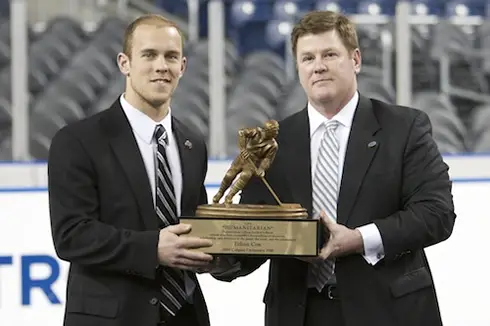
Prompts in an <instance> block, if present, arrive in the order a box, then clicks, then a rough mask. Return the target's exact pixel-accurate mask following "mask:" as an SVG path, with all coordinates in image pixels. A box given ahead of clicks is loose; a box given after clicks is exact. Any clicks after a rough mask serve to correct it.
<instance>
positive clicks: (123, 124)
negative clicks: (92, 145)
mask: <svg viewBox="0 0 490 326" xmlns="http://www.w3.org/2000/svg"><path fill="white" fill-rule="evenodd" d="M109 110H110V112H108V113H109V114H108V115H107V116H105V119H102V120H101V123H102V124H103V125H104V126H103V127H104V129H105V130H106V131H107V133H108V136H109V143H110V145H111V148H112V150H113V151H114V155H115V156H116V157H117V160H118V162H119V163H120V164H121V167H122V170H123V171H124V175H125V177H126V178H127V179H128V182H129V184H130V186H131V190H132V191H133V194H134V196H135V198H136V201H137V203H138V207H139V210H140V212H141V216H142V218H143V222H144V224H145V227H146V228H147V229H148V230H152V229H157V228H158V223H157V221H158V218H157V216H156V213H155V210H154V209H153V198H152V192H151V188H150V181H149V180H148V174H147V172H146V168H145V165H144V163H143V159H142V157H141V153H140V150H139V147H138V144H137V143H136V139H135V137H134V134H133V132H132V130H131V126H130V124H129V121H128V120H127V118H126V115H125V114H124V111H123V110H122V108H121V105H120V104H119V100H117V101H116V102H115V103H114V105H113V107H112V108H111V109H109Z"/></svg>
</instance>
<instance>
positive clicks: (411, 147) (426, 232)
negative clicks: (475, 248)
mask: <svg viewBox="0 0 490 326" xmlns="http://www.w3.org/2000/svg"><path fill="white" fill-rule="evenodd" d="M291 38H292V50H293V53H294V56H295V59H296V66H297V71H298V74H299V80H300V83H301V85H302V86H303V88H304V90H305V92H306V94H307V97H308V104H307V106H306V107H305V108H304V109H303V110H301V111H299V112H298V113H296V114H293V115H292V116H290V117H288V118H286V119H285V120H283V121H281V122H280V127H279V136H278V139H277V140H278V146H279V149H278V151H277V154H276V158H275V160H274V162H273V163H272V165H271V167H270V169H269V170H268V172H267V173H266V178H267V180H268V182H269V184H270V185H271V187H272V188H273V189H274V190H275V192H276V193H277V194H278V196H279V198H280V199H281V201H282V202H285V203H300V204H301V205H302V206H303V207H305V208H307V210H308V213H309V215H310V216H312V217H314V218H316V217H320V218H321V219H322V222H323V224H324V227H325V228H327V229H328V234H329V238H328V240H327V242H326V243H325V245H324V247H323V249H322V251H321V254H320V256H319V257H318V259H313V260H307V259H305V260H301V259H296V258H282V259H271V261H270V272H269V282H268V286H267V289H266V291H265V295H264V302H265V304H266V326H324V325H329V326H344V325H345V326H373V325H377V326H393V325H397V326H413V325H431V326H436V325H441V324H442V322H441V317H440V312H439V307H438V301H437V297H436V292H435V289H434V284H433V280H432V276H431V272H430V269H429V265H428V262H427V259H426V255H425V253H424V248H426V247H428V246H431V245H434V244H437V243H439V242H441V241H444V240H445V239H447V238H448V237H449V236H450V235H451V233H452V230H453V225H454V222H455V213H454V207H453V201H452V195H451V182H450V180H449V176H448V166H447V165H446V164H445V163H444V162H443V160H442V157H441V155H440V153H439V151H438V148H437V146H436V144H435V143H434V140H433V139H432V137H431V125H430V122H429V119H428V117H427V115H426V114H425V113H424V112H422V111H419V110H415V109H412V108H407V107H400V106H396V105H390V104H387V103H383V102H380V101H377V100H374V99H370V98H367V97H365V96H363V95H362V94H360V93H359V92H358V90H357V81H356V75H357V74H358V73H359V71H360V69H361V53H360V51H359V46H358V39H357V35H356V30H355V26H354V25H353V23H352V22H351V21H349V19H348V18H347V17H345V16H343V15H340V14H337V13H334V12H329V11H317V12H311V13H309V14H307V15H306V16H304V17H303V18H302V19H301V20H300V21H299V22H298V23H297V25H296V26H295V27H294V29H293V31H292V36H291ZM241 203H247V204H259V203H263V204H264V203H265V204H275V203H276V202H275V200H274V198H273V197H272V196H271V195H270V193H269V191H268V189H267V188H266V187H265V186H264V185H263V183H262V182H261V180H260V179H259V178H256V177H255V178H253V179H252V180H251V181H250V183H249V184H248V185H247V186H246V187H245V189H244V190H243V192H242V195H241ZM222 259H223V258H222ZM236 259H237V260H238V262H239V264H238V265H237V266H240V269H239V271H238V272H232V271H230V272H224V273H220V274H218V273H214V274H213V275H214V277H216V278H217V279H221V280H224V281H231V280H233V279H235V278H236V277H239V276H244V275H247V274H249V273H251V272H253V271H254V270H256V269H257V268H258V267H259V266H260V265H261V264H262V263H264V261H265V259H257V258H256V259H252V258H236ZM448 268H450V266H448Z"/></svg>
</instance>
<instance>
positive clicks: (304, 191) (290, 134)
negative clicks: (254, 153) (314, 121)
mask: <svg viewBox="0 0 490 326" xmlns="http://www.w3.org/2000/svg"><path fill="white" fill-rule="evenodd" d="M295 119H296V120H295V121H291V122H292V123H291V126H290V128H289V129H290V130H288V131H287V132H284V134H283V135H284V136H283V137H282V138H283V139H284V138H285V139H284V140H283V141H282V143H283V144H279V150H281V145H282V146H284V147H286V148H285V149H284V150H283V152H284V155H287V157H286V160H285V162H287V166H286V170H285V172H286V174H287V176H288V179H289V184H290V189H291V191H292V195H293V200H294V201H295V202H299V203H300V204H301V206H303V207H304V208H306V209H307V210H308V216H311V215H312V212H313V207H312V194H311V189H312V188H311V187H312V186H311V156H310V124H309V122H308V111H307V110H306V109H304V110H302V111H300V112H299V113H297V116H296V117H295Z"/></svg>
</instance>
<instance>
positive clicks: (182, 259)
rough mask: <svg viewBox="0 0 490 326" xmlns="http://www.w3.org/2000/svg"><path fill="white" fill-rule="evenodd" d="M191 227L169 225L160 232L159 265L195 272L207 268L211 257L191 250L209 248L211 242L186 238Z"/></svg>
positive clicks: (186, 225)
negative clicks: (184, 235)
mask: <svg viewBox="0 0 490 326" xmlns="http://www.w3.org/2000/svg"><path fill="white" fill-rule="evenodd" d="M190 230H191V226H190V225H188V224H177V225H169V226H167V227H166V228H164V229H162V230H161V231H160V238H159V240H158V261H159V262H160V264H161V265H165V266H170V267H173V268H179V269H185V270H192V271H195V270H197V269H199V268H200V267H204V266H207V265H208V264H209V263H210V262H211V261H212V260H213V256H211V255H208V254H205V253H202V252H198V251H194V250H191V249H197V248H205V247H211V246H212V245H213V243H212V241H211V240H206V239H201V238H196V237H191V236H186V237H181V235H183V234H187V233H189V232H190Z"/></svg>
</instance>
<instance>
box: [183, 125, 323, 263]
mask: <svg viewBox="0 0 490 326" xmlns="http://www.w3.org/2000/svg"><path fill="white" fill-rule="evenodd" d="M278 132H279V124H278V123H277V121H275V120H269V121H267V122H265V123H264V125H263V126H261V127H256V128H243V129H240V130H239V131H238V146H239V149H240V154H239V155H237V157H236V158H235V159H234V160H233V162H232V164H231V166H230V167H229V169H228V171H227V172H226V174H225V176H224V177H223V180H222V182H221V185H220V188H219V190H218V192H217V193H216V195H215V196H214V197H213V203H211V204H206V205H199V206H198V207H197V210H196V214H195V216H193V217H182V218H181V219H180V221H181V223H185V224H190V225H191V226H192V230H191V232H190V233H189V235H191V236H196V237H200V238H205V239H210V240H212V241H213V245H212V246H211V247H208V248H200V249H197V250H199V251H203V252H206V253H209V254H216V255H249V256H287V257H310V256H317V255H318V253H319V250H320V248H321V243H320V241H321V229H320V225H319V221H318V220H316V219H309V218H308V213H307V210H306V209H305V208H303V207H301V205H300V204H296V203H283V202H281V200H280V199H279V197H278V196H277V194H276V193H275V192H274V190H273V189H272V188H271V186H270V185H269V183H268V182H267V180H266V172H267V170H268V168H269V167H270V165H271V163H272V162H273V160H274V158H275V155H276V152H277V150H278V144H277V142H276V140H275V138H276V137H277V135H278ZM253 176H256V177H259V178H260V179H261V182H263V183H264V185H265V186H266V187H267V189H268V191H269V192H270V193H271V195H272V196H273V197H274V199H275V201H276V204H275V205H251V204H235V203H233V198H234V196H235V195H236V194H238V192H240V191H241V190H243V188H244V187H245V186H246V185H247V183H248V182H249V181H250V179H251V178H252V177H253ZM226 190H229V192H228V193H227V194H226V196H225V198H224V200H223V202H222V203H220V200H221V199H222V198H223V196H224V195H225V192H226Z"/></svg>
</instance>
